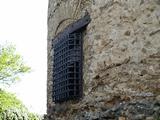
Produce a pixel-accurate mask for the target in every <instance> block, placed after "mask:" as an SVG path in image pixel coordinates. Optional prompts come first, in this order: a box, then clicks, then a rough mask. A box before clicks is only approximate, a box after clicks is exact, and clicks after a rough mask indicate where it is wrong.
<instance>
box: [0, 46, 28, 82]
mask: <svg viewBox="0 0 160 120" xmlns="http://www.w3.org/2000/svg"><path fill="white" fill-rule="evenodd" d="M29 71H30V67H28V66H27V65H25V63H24V61H23V58H22V56H21V55H19V54H17V53H16V49H15V46H13V45H6V46H0V83H3V84H8V85H10V84H12V83H13V82H15V81H17V80H19V76H20V75H21V74H24V73H26V72H29Z"/></svg>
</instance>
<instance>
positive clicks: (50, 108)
mask: <svg viewBox="0 0 160 120" xmlns="http://www.w3.org/2000/svg"><path fill="white" fill-rule="evenodd" d="M86 11H87V12H88V13H89V14H90V17H91V22H90V24H89V25H88V26H87V30H86V31H85V35H84V38H83V39H84V43H83V53H84V61H83V73H84V74H83V80H84V84H83V87H84V90H83V93H84V97H83V98H82V99H81V100H80V101H68V102H65V103H61V104H55V103H53V102H52V86H53V83H52V81H53V78H52V74H53V71H52V70H53V47H52V39H53V38H54V37H55V36H56V35H57V34H58V33H60V32H62V31H63V30H64V28H66V27H67V26H68V25H69V24H71V23H73V22H74V21H76V20H77V19H80V18H81V17H83V16H84V15H85V13H86ZM47 116H48V120H160V0H49V8H48V81H47Z"/></svg>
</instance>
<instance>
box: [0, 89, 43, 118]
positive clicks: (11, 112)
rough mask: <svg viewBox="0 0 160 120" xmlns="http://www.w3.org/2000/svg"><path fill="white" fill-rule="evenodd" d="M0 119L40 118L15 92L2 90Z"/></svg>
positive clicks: (0, 94)
mask: <svg viewBox="0 0 160 120" xmlns="http://www.w3.org/2000/svg"><path fill="white" fill-rule="evenodd" d="M0 120H40V117H38V115H35V114H33V113H30V112H29V111H28V110H27V108H26V107H25V106H24V105H23V104H22V102H21V101H20V100H18V99H17V98H16V96H15V95H14V94H11V93H8V92H5V91H3V90H0Z"/></svg>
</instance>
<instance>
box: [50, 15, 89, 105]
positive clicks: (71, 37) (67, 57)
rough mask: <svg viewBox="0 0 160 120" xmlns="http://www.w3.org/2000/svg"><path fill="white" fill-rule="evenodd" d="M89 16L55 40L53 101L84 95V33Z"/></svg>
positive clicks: (74, 98) (72, 25) (74, 24)
mask: <svg viewBox="0 0 160 120" xmlns="http://www.w3.org/2000/svg"><path fill="white" fill-rule="evenodd" d="M89 22H90V17H89V15H86V16H85V17H83V18H81V19H79V20H78V21H76V22H75V23H73V24H71V25H69V26H68V27H67V28H66V29H64V31H63V32H62V33H60V34H59V35H58V36H56V37H55V39H53V49H54V55H53V58H54V60H53V61H54V65H53V101H54V102H63V101H67V100H76V99H79V98H81V97H82V94H83V80H82V79H83V73H82V66H83V32H84V31H85V28H86V26H87V25H88V23H89Z"/></svg>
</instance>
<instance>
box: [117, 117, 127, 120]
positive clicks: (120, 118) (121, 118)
mask: <svg viewBox="0 0 160 120" xmlns="http://www.w3.org/2000/svg"><path fill="white" fill-rule="evenodd" d="M118 120H126V118H125V117H119V118H118Z"/></svg>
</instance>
